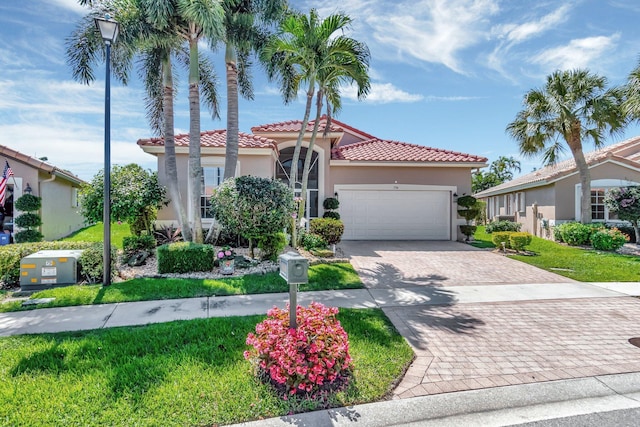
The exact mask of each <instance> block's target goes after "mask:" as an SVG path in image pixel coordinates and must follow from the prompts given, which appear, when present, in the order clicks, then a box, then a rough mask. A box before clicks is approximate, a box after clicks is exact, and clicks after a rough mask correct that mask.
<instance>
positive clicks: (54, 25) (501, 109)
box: [0, 0, 640, 180]
mask: <svg viewBox="0 0 640 427" xmlns="http://www.w3.org/2000/svg"><path fill="white" fill-rule="evenodd" d="M336 3H337V2H327V1H319V0H294V1H291V4H292V6H294V7H296V8H297V9H299V10H302V11H308V10H309V9H310V8H311V7H315V8H317V9H318V11H319V13H320V15H321V16H327V15H328V14H330V13H333V12H336V11H342V12H346V13H347V14H349V15H350V16H351V17H352V18H353V20H354V24H353V26H352V28H351V30H350V32H349V35H350V36H352V37H354V38H357V39H359V40H361V41H364V42H366V43H367V45H368V46H369V49H370V51H371V69H370V73H371V77H372V90H371V93H370V95H369V96H368V98H367V99H366V100H365V101H363V102H359V101H357V100H356V99H355V97H354V91H353V90H351V89H350V88H346V89H345V91H344V93H343V109H342V111H341V112H340V114H339V115H338V116H337V118H338V119H339V120H341V121H343V122H345V123H348V124H350V125H352V126H354V127H356V128H360V129H362V130H363V131H366V132H368V133H370V134H373V135H376V136H378V137H380V138H384V139H392V140H398V141H404V142H409V143H414V144H420V145H427V146H432V147H437V148H444V149H450V150H455V151H462V152H467V153H472V154H478V155H483V156H486V157H488V158H489V161H491V160H494V159H495V158H497V157H498V156H500V155H507V156H514V157H516V158H519V159H520V160H521V162H522V169H523V173H524V172H529V171H531V170H532V169H533V168H535V167H540V166H541V160H540V159H523V158H520V156H519V154H518V150H517V146H516V144H515V142H513V141H512V140H510V139H509V137H508V136H507V135H506V134H505V131H504V129H505V127H506V125H507V124H508V123H509V122H510V121H511V120H513V118H514V117H515V115H516V113H517V112H518V111H519V110H520V108H521V100H522V96H523V94H524V93H525V92H526V91H527V90H529V89H531V88H534V87H540V86H542V85H543V84H544V79H545V76H546V75H548V74H549V73H551V72H552V71H554V70H556V69H568V68H576V67H586V68H589V69H590V70H591V71H593V72H596V73H599V74H601V75H605V76H607V77H608V79H609V81H610V83H611V84H621V83H623V82H624V81H625V80H626V77H627V75H628V73H629V71H631V69H632V68H634V67H635V66H636V65H637V64H638V60H639V59H640V27H639V26H638V25H637V22H638V21H639V20H640V2H638V1H637V0H577V1H559V0H549V1H545V0H538V1H521V0H397V1H394V2H390V1H385V0H342V1H340V2H339V3H338V4H339V6H335V4H336ZM328 4H330V6H327V5H328ZM85 13H86V11H85V10H83V8H81V7H80V6H78V4H77V1H76V0H22V1H20V2H18V1H4V2H2V3H0V40H1V41H2V43H1V44H0V144H2V145H6V146H9V147H10V148H13V149H15V150H18V151H21V152H23V153H25V154H28V155H31V156H34V157H43V156H46V157H47V158H48V161H49V163H51V164H53V165H55V166H58V167H61V168H65V169H68V170H70V171H71V172H73V173H75V174H77V175H79V176H80V177H81V178H83V179H86V180H90V179H91V178H92V176H93V175H94V174H95V173H96V172H97V171H98V170H99V169H101V168H102V166H103V135H104V133H103V132H104V131H103V126H104V122H103V120H104V65H103V64H100V65H99V68H98V69H97V70H96V75H97V76H98V80H97V81H96V82H95V83H94V84H92V85H91V86H86V85H82V84H80V83H77V82H74V81H73V79H72V77H71V72H70V70H69V67H68V66H67V65H66V63H65V38H66V37H67V36H69V35H70V33H71V32H72V30H73V28H74V27H75V25H76V23H77V22H78V20H79V19H80V18H81V16H83V15H84V14H85ZM211 56H212V59H213V60H214V62H215V66H216V69H217V72H218V74H219V78H220V83H221V84H220V86H219V87H220V96H221V98H220V99H221V102H222V108H221V111H222V117H221V119H220V120H213V119H211V117H210V115H209V114H208V113H207V111H206V110H204V109H203V111H202V129H203V130H210V129H222V128H224V127H225V121H226V118H225V111H224V106H225V105H226V92H225V87H224V85H223V84H222V83H223V81H224V64H223V60H222V57H221V56H220V53H211ZM254 77H255V79H254V86H255V92H256V97H255V100H254V101H251V102H249V101H243V102H242V103H241V106H240V129H241V130H242V131H245V132H249V131H250V128H251V127H252V126H256V125H259V124H265V123H271V122H277V121H284V120H292V119H301V118H302V115H303V112H304V105H303V98H302V97H300V99H299V102H294V103H292V104H290V105H288V106H285V105H283V104H282V101H281V96H280V95H279V93H278V91H277V88H276V86H275V85H274V84H271V83H269V82H268V81H267V80H266V78H265V77H264V73H263V71H262V70H261V69H260V68H259V67H256V68H255V69H254ZM179 83H180V87H179V93H178V99H177V105H176V133H184V132H186V131H187V129H188V107H187V103H186V97H187V89H186V78H182V79H180V82H179ZM111 125H112V136H111V139H112V163H114V164H126V163H130V162H136V163H139V164H141V165H143V166H144V167H145V168H150V169H155V158H154V157H152V156H150V155H147V154H145V153H143V152H142V150H140V149H139V148H138V146H137V145H136V141H137V140H138V139H139V138H143V137H149V136H151V132H150V130H149V127H148V125H147V121H146V118H145V111H144V102H143V92H142V89H141V86H140V84H139V80H138V79H137V78H136V76H135V75H134V76H133V78H132V79H131V82H130V84H129V86H122V85H121V84H119V83H118V82H116V81H114V80H112V116H111ZM635 135H640V128H639V127H638V126H637V125H632V126H630V127H629V128H628V129H627V131H626V132H625V133H624V134H623V135H619V136H616V137H612V138H611V139H610V140H609V141H608V142H609V143H613V142H617V141H620V140H622V139H624V138H628V137H631V136H635ZM585 145H586V147H587V148H586V149H587V151H588V150H591V149H592V146H591V145H590V143H586V144H585Z"/></svg>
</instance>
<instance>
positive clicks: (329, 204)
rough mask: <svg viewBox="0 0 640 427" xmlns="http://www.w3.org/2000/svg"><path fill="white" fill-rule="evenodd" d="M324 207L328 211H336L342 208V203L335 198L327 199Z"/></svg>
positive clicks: (323, 203)
mask: <svg viewBox="0 0 640 427" xmlns="http://www.w3.org/2000/svg"><path fill="white" fill-rule="evenodd" d="M322 207H323V208H325V209H327V210H331V211H333V210H336V209H338V208H339V207H340V201H339V200H338V199H337V198H335V197H327V198H326V199H324V201H323V202H322Z"/></svg>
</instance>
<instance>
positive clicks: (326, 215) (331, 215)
mask: <svg viewBox="0 0 640 427" xmlns="http://www.w3.org/2000/svg"><path fill="white" fill-rule="evenodd" d="M322 218H331V219H340V214H339V213H338V212H334V211H326V212H325V213H323V214H322Z"/></svg>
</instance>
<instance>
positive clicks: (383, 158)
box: [331, 138, 487, 163]
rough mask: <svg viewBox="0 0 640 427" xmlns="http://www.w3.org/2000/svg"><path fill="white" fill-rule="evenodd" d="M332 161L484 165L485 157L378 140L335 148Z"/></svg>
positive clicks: (332, 152)
mask: <svg viewBox="0 0 640 427" xmlns="http://www.w3.org/2000/svg"><path fill="white" fill-rule="evenodd" d="M331 159H332V160H350V161H373V162H429V163H439V162H453V163H484V162H486V161H487V159H486V158H485V157H480V156H474V155H471V154H465V153H458V152H456V151H450V150H442V149H439V148H431V147H425V146H423V145H416V144H407V143H405V142H398V141H387V140H382V139H378V138H374V139H370V140H368V141H363V142H358V143H354V144H349V145H345V146H342V147H337V148H334V149H333V150H331Z"/></svg>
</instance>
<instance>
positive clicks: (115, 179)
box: [80, 163, 168, 234]
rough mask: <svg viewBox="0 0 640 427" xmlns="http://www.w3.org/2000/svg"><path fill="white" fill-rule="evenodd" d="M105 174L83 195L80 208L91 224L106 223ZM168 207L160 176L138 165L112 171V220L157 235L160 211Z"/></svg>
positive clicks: (116, 167) (137, 230) (134, 229)
mask: <svg viewBox="0 0 640 427" xmlns="http://www.w3.org/2000/svg"><path fill="white" fill-rule="evenodd" d="M103 193H104V170H102V171H100V172H98V173H97V174H96V175H95V176H94V177H93V180H92V181H91V182H90V183H88V184H85V185H84V186H83V187H82V190H81V192H80V208H81V212H82V215H83V216H84V217H85V220H86V221H87V222H89V223H93V222H100V221H102V219H103V204H104V198H103ZM166 204H168V200H167V199H166V190H165V189H164V187H161V186H160V184H159V183H158V174H157V172H151V171H146V170H144V169H143V168H142V167H141V166H139V165H137V164H133V163H132V164H129V165H126V166H119V165H116V166H114V167H113V169H112V171H111V220H112V221H122V222H127V223H129V224H130V226H131V227H132V230H131V231H132V232H136V233H139V232H140V231H142V230H145V231H147V233H148V234H152V233H153V221H154V220H155V218H156V217H155V215H156V209H159V208H161V207H162V206H165V205H166Z"/></svg>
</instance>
